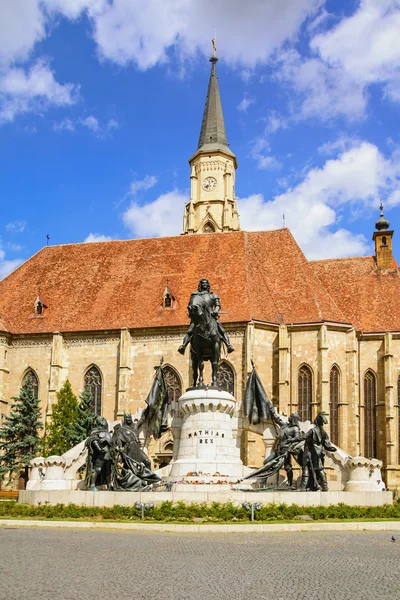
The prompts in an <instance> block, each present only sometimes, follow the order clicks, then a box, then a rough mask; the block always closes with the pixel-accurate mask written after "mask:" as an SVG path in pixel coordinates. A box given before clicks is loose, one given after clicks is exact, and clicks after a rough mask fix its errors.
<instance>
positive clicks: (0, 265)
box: [0, 245, 23, 280]
mask: <svg viewBox="0 0 400 600" xmlns="http://www.w3.org/2000/svg"><path fill="white" fill-rule="evenodd" d="M22 262H23V260H22V258H15V259H13V260H7V259H6V254H5V252H4V250H3V249H2V247H1V245H0V280H1V279H3V278H4V277H6V276H7V275H9V274H10V273H11V272H12V271H14V269H16V268H17V267H19V265H20V264H22Z"/></svg>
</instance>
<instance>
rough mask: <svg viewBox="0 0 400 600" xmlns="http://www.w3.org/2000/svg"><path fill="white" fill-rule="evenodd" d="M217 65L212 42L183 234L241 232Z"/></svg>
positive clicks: (192, 159) (191, 162) (233, 156)
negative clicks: (205, 94) (204, 101)
mask: <svg viewBox="0 0 400 600" xmlns="http://www.w3.org/2000/svg"><path fill="white" fill-rule="evenodd" d="M217 61H218V58H217V57H216V56H215V41H214V40H213V56H212V57H211V58H210V62H211V75H210V82H209V84H208V91H207V98H206V105H205V108H204V115H203V122H202V125H201V131H200V138H199V144H198V146H197V150H196V152H195V153H194V154H193V156H192V157H191V158H190V160H189V164H190V202H188V203H187V204H186V206H185V214H184V218H183V232H182V233H183V234H190V233H216V232H224V231H238V230H239V229H240V226H239V214H238V212H237V208H236V199H235V171H236V169H237V162H236V156H235V155H234V154H233V152H232V150H230V148H229V146H228V140H227V138H226V131H225V124H224V115H223V113H222V105H221V98H220V94H219V86H218V77H217V69H216V64H217Z"/></svg>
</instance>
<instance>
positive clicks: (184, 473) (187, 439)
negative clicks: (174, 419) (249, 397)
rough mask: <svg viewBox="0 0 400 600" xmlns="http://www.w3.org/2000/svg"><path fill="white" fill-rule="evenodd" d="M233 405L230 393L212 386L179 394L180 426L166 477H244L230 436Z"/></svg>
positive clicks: (207, 478) (236, 446) (235, 478)
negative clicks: (173, 456)
mask: <svg viewBox="0 0 400 600" xmlns="http://www.w3.org/2000/svg"><path fill="white" fill-rule="evenodd" d="M235 405H236V402H235V399H234V397H233V396H232V395H231V394H229V392H225V391H221V390H215V389H208V388H205V389H199V388H197V389H193V390H189V391H187V392H186V393H185V394H183V396H181V397H180V399H179V401H178V411H179V416H180V418H181V419H182V426H181V430H180V438H179V446H178V451H177V454H176V458H175V460H174V462H173V463H172V466H171V471H170V474H169V479H172V480H178V479H182V478H184V477H193V476H194V477H195V478H196V479H197V480H201V479H202V478H204V479H205V480H208V481H209V480H211V479H212V480H215V479H216V478H218V477H219V476H225V478H227V479H229V480H231V481H234V480H237V479H238V478H240V477H242V476H243V464H242V461H241V459H240V446H239V443H238V440H236V439H234V437H233V435H232V416H233V414H234V410H235ZM177 441H178V440H177ZM189 474H195V475H189Z"/></svg>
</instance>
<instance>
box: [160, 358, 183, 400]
mask: <svg viewBox="0 0 400 600" xmlns="http://www.w3.org/2000/svg"><path fill="white" fill-rule="evenodd" d="M163 372H164V378H165V383H166V384H167V390H168V399H169V401H170V402H172V400H179V398H180V397H181V396H182V384H181V378H180V377H179V375H178V373H177V371H175V369H174V368H173V367H170V366H169V365H166V366H165V367H163Z"/></svg>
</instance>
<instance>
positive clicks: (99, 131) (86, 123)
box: [53, 115, 119, 139]
mask: <svg viewBox="0 0 400 600" xmlns="http://www.w3.org/2000/svg"><path fill="white" fill-rule="evenodd" d="M78 126H81V127H85V128H86V129H88V130H89V131H91V132H92V133H93V135H94V136H95V137H96V138H98V139H104V138H106V137H108V136H109V135H110V134H111V132H112V131H113V130H115V129H118V128H119V123H118V121H116V120H115V119H109V120H108V121H107V122H105V123H104V124H101V123H100V122H99V120H98V119H96V117H94V116H93V115H90V116H88V117H85V118H84V119H79V120H77V121H75V120H72V119H68V118H66V119H61V121H56V122H54V123H53V129H54V131H57V132H58V133H62V132H63V131H69V132H73V131H76V129H77V127H78Z"/></svg>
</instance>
